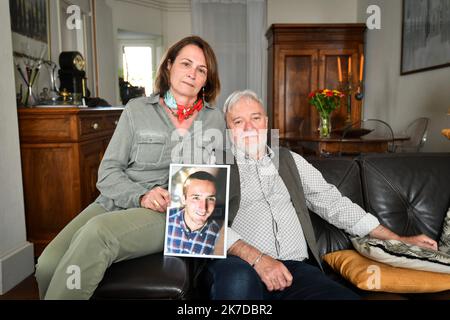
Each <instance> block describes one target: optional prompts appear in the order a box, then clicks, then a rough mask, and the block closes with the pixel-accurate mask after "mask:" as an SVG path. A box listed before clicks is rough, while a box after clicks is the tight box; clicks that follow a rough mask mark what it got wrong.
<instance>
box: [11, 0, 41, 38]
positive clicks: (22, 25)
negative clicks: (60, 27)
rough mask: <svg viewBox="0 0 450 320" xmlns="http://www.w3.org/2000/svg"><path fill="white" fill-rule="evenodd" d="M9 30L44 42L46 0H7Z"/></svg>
mask: <svg viewBox="0 0 450 320" xmlns="http://www.w3.org/2000/svg"><path fill="white" fill-rule="evenodd" d="M9 10H10V13H11V30H12V31H13V32H16V33H19V34H21V35H24V36H26V37H28V38H32V39H35V40H38V41H41V42H44V43H48V38H47V0H9Z"/></svg>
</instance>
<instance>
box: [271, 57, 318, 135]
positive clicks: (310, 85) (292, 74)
mask: <svg viewBox="0 0 450 320" xmlns="http://www.w3.org/2000/svg"><path fill="white" fill-rule="evenodd" d="M317 58H318V51H317V50H308V49H305V50H298V49H296V50H293V49H280V53H279V64H278V68H277V69H276V72H277V75H276V78H278V84H277V85H278V97H277V100H278V101H275V104H274V105H278V106H279V107H278V110H274V115H275V128H277V127H276V126H277V125H278V128H279V129H280V132H281V133H285V132H299V130H300V128H301V129H302V131H303V132H311V130H314V129H313V128H311V126H310V121H309V119H310V117H311V106H310V105H309V103H308V94H309V93H310V92H311V91H312V90H314V89H315V88H316V87H317V80H318V79H317V74H318V72H317ZM277 111H278V112H277Z"/></svg>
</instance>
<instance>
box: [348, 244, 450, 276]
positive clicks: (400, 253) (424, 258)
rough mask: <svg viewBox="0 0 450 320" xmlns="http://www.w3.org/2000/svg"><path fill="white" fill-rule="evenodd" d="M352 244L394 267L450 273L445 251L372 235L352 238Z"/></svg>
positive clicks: (370, 256) (371, 257)
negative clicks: (376, 237)
mask: <svg viewBox="0 0 450 320" xmlns="http://www.w3.org/2000/svg"><path fill="white" fill-rule="evenodd" d="M352 244H353V247H354V248H355V249H356V251H358V252H359V253H360V254H362V255H363V256H365V257H367V258H369V259H373V260H376V261H379V262H383V263H386V264H389V265H391V266H394V267H400V268H408V269H415V270H422V271H431V272H442V273H450V255H448V254H446V253H444V252H440V251H436V250H432V249H426V248H422V247H419V246H415V245H411V244H407V243H404V242H401V241H398V240H380V239H374V238H370V237H363V238H352Z"/></svg>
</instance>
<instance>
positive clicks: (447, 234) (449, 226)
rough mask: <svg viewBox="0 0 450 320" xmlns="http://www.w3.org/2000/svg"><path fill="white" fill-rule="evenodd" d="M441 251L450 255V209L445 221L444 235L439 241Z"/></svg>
mask: <svg viewBox="0 0 450 320" xmlns="http://www.w3.org/2000/svg"><path fill="white" fill-rule="evenodd" d="M439 251H442V252H445V253H447V254H449V255H450V208H448V211H447V216H446V217H445V219H444V225H443V226H442V234H441V238H440V239H439Z"/></svg>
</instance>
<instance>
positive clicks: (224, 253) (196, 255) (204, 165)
mask: <svg viewBox="0 0 450 320" xmlns="http://www.w3.org/2000/svg"><path fill="white" fill-rule="evenodd" d="M174 167H181V168H222V169H226V170H227V179H226V186H225V202H224V203H225V217H224V220H223V228H224V233H223V235H224V237H223V255H214V254H208V255H204V254H195V253H169V252H167V235H168V230H169V212H170V209H172V207H171V206H168V207H167V210H166V228H165V233H164V252H163V253H164V255H165V256H178V257H191V258H218V259H225V258H226V257H227V234H228V232H227V227H228V208H229V193H230V165H226V164H181V163H171V164H170V169H169V183H168V189H169V190H168V191H169V194H170V196H172V177H173V174H174V172H173V170H174Z"/></svg>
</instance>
